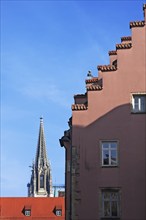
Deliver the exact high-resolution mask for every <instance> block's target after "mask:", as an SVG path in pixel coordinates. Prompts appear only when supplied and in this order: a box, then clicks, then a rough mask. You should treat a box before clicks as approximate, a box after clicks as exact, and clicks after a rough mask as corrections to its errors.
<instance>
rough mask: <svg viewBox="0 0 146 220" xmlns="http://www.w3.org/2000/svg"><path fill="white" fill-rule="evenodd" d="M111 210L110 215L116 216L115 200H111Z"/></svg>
mask: <svg viewBox="0 0 146 220" xmlns="http://www.w3.org/2000/svg"><path fill="white" fill-rule="evenodd" d="M111 212H112V217H113V216H114V217H115V216H118V206H117V202H116V201H114V202H112V206H111Z"/></svg>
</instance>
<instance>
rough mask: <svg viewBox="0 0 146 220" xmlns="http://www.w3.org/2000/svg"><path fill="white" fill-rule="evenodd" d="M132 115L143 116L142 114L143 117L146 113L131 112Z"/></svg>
mask: <svg viewBox="0 0 146 220" xmlns="http://www.w3.org/2000/svg"><path fill="white" fill-rule="evenodd" d="M131 114H134V115H139V114H140V115H141V114H142V115H143V114H146V112H131Z"/></svg>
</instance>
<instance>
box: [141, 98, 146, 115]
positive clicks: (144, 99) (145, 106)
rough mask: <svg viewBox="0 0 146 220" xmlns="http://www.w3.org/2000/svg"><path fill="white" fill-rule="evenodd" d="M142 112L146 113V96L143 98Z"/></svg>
mask: <svg viewBox="0 0 146 220" xmlns="http://www.w3.org/2000/svg"><path fill="white" fill-rule="evenodd" d="M141 111H143V112H145V111H146V96H142V97H141Z"/></svg>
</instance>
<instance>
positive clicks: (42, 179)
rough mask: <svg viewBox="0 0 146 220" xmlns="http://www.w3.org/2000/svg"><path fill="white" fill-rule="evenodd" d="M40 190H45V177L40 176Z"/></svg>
mask: <svg viewBox="0 0 146 220" xmlns="http://www.w3.org/2000/svg"><path fill="white" fill-rule="evenodd" d="M40 188H44V175H40Z"/></svg>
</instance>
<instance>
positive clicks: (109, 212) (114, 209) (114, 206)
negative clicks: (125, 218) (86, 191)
mask: <svg viewBox="0 0 146 220" xmlns="http://www.w3.org/2000/svg"><path fill="white" fill-rule="evenodd" d="M101 206H102V217H103V218H107V219H108V218H109V219H110V218H115V219H116V218H119V217H120V193H119V190H115V189H109V190H106V189H104V190H102V203H101Z"/></svg>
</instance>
